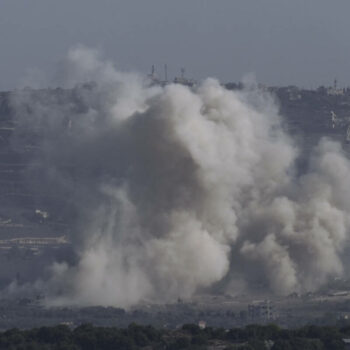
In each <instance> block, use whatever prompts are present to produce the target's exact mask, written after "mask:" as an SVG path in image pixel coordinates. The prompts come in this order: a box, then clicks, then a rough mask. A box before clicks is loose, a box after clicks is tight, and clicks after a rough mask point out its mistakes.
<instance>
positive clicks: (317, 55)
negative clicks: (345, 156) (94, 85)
mask: <svg viewBox="0 0 350 350" xmlns="http://www.w3.org/2000/svg"><path fill="white" fill-rule="evenodd" d="M349 17H350V1H349V0H333V1H330V0H293V1H291V0H216V1H215V0H177V1H173V0H98V1H97V0H60V1H57V0H0V90H7V89H13V88H16V87H23V86H24V85H33V86H35V85H38V86H40V85H50V84H51V85H52V84H54V79H53V78H52V77H54V75H55V74H54V72H55V69H56V67H57V65H59V62H60V61H61V60H62V59H63V58H64V57H65V55H66V54H67V51H68V50H69V49H70V48H72V47H74V46H76V45H78V44H82V45H86V46H88V47H91V48H97V49H99V50H101V52H102V53H103V55H104V56H105V57H106V58H108V59H110V60H112V61H113V62H114V63H115V65H116V67H117V69H119V70H123V71H125V70H126V71H137V72H141V73H144V74H147V73H148V72H149V71H150V68H151V65H152V64H154V65H155V67H156V71H157V72H158V74H159V76H160V77H162V76H163V72H164V68H163V67H164V64H165V63H166V64H167V66H168V76H169V78H173V77H174V76H176V75H180V69H181V67H185V69H186V76H187V77H189V78H195V79H197V80H201V79H204V78H206V77H208V76H210V77H216V78H218V79H219V80H220V81H222V82H231V81H236V82H237V81H239V80H241V79H242V77H244V76H245V75H247V74H251V73H253V74H254V75H255V76H256V79H257V81H258V82H261V83H264V84H268V85H297V86H300V87H304V88H316V87H317V86H319V85H326V86H328V85H332V84H333V80H334V79H335V78H337V80H338V84H339V86H349V85H350V69H349V68H350V40H349V33H350V20H349ZM51 78H52V79H51Z"/></svg>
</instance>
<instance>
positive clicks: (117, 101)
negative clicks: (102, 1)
mask: <svg viewBox="0 0 350 350" xmlns="http://www.w3.org/2000/svg"><path fill="white" fill-rule="evenodd" d="M61 75H62V76H64V77H65V79H66V81H67V83H68V85H70V86H73V85H74V84H76V83H81V82H90V81H94V82H96V84H95V85H92V86H91V87H89V88H87V89H85V88H80V89H74V90H73V91H74V94H76V95H74V97H75V98H76V101H75V102H74V101H72V102H71V103H67V102H66V101H65V102H64V103H62V101H60V100H59V99H58V98H52V97H51V98H50V99H45V98H44V99H42V98H41V99H40V98H39V99H35V98H34V97H33V95H31V94H29V93H28V92H19V93H18V94H17V95H16V97H15V99H14V105H15V108H16V110H17V111H18V116H19V123H20V124H19V125H22V126H23V127H31V128H33V127H34V128H36V129H38V130H41V131H42V133H41V135H42V136H43V141H42V142H43V143H42V145H41V150H40V152H39V153H38V155H37V157H38V158H37V163H39V164H40V165H39V166H40V170H41V171H42V172H43V173H44V174H45V176H44V180H43V181H42V182H43V186H45V185H47V187H46V188H50V190H51V191H56V192H59V193H61V195H62V196H67V198H68V199H69V201H70V202H72V203H73V206H74V208H75V210H76V212H77V222H76V225H75V230H74V234H72V237H71V240H72V242H73V244H74V246H75V249H76V252H77V255H78V258H79V259H78V262H77V264H76V265H74V266H70V265H69V264H66V263H64V264H56V265H55V266H53V267H52V272H53V273H52V278H51V280H50V281H48V282H47V286H48V290H49V291H50V295H49V302H50V303H51V304H54V305H61V304H77V305H117V306H123V307H127V306H130V305H133V304H136V303H137V302H139V301H140V300H143V299H149V300H168V299H172V298H176V297H190V296H191V295H193V294H194V293H196V291H198V290H200V289H203V288H210V287H211V286H213V285H215V283H217V282H220V281H222V280H223V279H227V280H229V282H231V283H227V285H228V286H235V285H237V284H240V285H242V284H243V285H245V286H246V288H247V289H248V290H249V288H250V287H251V283H253V284H254V281H255V280H259V281H260V282H263V284H264V286H265V288H266V289H267V290H269V291H270V292H272V293H278V294H288V293H291V292H293V291H305V290H314V289H317V288H319V287H320V286H322V285H323V284H324V283H326V282H327V281H328V279H329V278H330V277H332V276H334V275H341V274H342V273H343V272H344V269H345V266H344V264H343V262H342V259H341V253H342V249H343V247H344V242H345V241H346V239H347V235H348V232H349V224H350V220H349V219H350V216H349V213H350V193H349V191H350V188H349V186H348V185H347V182H348V180H349V179H350V163H349V161H348V159H347V158H346V157H345V156H344V154H343V153H342V150H341V147H340V145H339V144H337V143H334V142H332V141H329V140H322V141H321V142H320V144H319V145H318V147H317V148H316V149H315V151H314V153H313V155H312V157H311V159H310V166H309V170H308V172H307V173H306V174H303V175H301V176H295V173H296V171H295V161H296V158H297V157H298V150H297V148H296V147H295V145H294V144H293V142H292V140H291V139H290V137H289V136H288V135H286V134H285V133H284V132H283V130H282V127H281V121H280V117H279V115H278V109H277V107H276V106H275V104H274V102H273V99H272V98H271V97H270V96H269V95H263V94H262V93H261V92H259V91H257V90H256V89H252V90H251V91H242V92H232V91H227V90H225V88H223V87H222V86H220V84H219V83H218V82H217V81H216V80H213V79H207V80H206V81H204V82H203V83H202V84H201V85H200V86H199V87H198V88H195V89H189V88H187V87H185V86H181V85H175V84H171V85H168V86H166V87H164V88H161V87H150V86H149V84H147V83H146V82H145V81H144V79H143V78H142V77H140V76H138V75H136V74H129V73H119V72H117V71H116V70H115V68H114V67H113V65H112V64H111V63H110V62H104V61H103V59H102V58H101V56H100V55H99V54H98V53H97V52H96V51H91V50H88V49H86V48H83V47H78V48H76V49H74V50H71V51H70V52H69V54H68V58H67V61H66V62H65V65H64V69H63V73H62V72H61ZM28 105H30V106H31V110H30V111H29V112H28V111H27V109H26V108H24V107H25V106H28ZM67 164H68V165H70V166H71V167H73V168H74V176H72V173H71V172H69V171H67V170H66V165H67ZM230 279H232V280H231V281H230ZM236 279H237V280H236ZM58 291H59V292H58ZM230 292H232V293H235V290H230Z"/></svg>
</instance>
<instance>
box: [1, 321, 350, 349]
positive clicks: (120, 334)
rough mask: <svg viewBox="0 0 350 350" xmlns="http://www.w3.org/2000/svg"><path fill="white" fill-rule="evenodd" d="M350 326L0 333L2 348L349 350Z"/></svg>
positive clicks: (84, 328) (57, 328) (44, 329)
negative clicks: (346, 343) (340, 327)
mask: <svg viewBox="0 0 350 350" xmlns="http://www.w3.org/2000/svg"><path fill="white" fill-rule="evenodd" d="M348 336H350V327H347V328H342V329H339V328H335V327H317V326H307V327H303V328H299V329H294V330H287V329H281V328H279V327H278V326H276V325H266V326H262V325H250V326H247V327H245V328H234V329H230V330H224V329H222V328H210V327H208V328H205V329H200V328H199V327H198V326H197V325H194V324H188V325H184V326H183V327H182V328H181V329H177V330H165V329H156V328H154V327H152V326H139V325H136V324H131V325H130V326H129V327H128V328H124V329H122V328H113V327H94V326H92V325H91V324H83V325H81V326H79V327H77V328H75V329H70V328H69V327H68V326H65V325H59V326H55V327H42V328H35V329H31V330H19V329H11V330H8V331H5V332H2V333H0V349H6V350H17V349H18V350H20V349H21V350H27V349H28V350H31V349H32V350H51V349H54V350H80V349H82V350H99V349H101V350H102V349H103V350H112V349H113V350H115V349H118V350H119V349H120V350H136V349H155V350H161V349H164V350H178V349H186V350H193V349H194V350H202V349H203V350H204V349H211V350H215V349H222V350H235V349H240V350H265V349H270V350H280V349H283V350H294V349H298V350H299V349H303V350H308V349H310V350H338V349H345V345H344V343H343V341H342V339H343V338H346V337H348Z"/></svg>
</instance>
